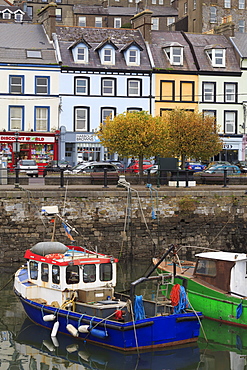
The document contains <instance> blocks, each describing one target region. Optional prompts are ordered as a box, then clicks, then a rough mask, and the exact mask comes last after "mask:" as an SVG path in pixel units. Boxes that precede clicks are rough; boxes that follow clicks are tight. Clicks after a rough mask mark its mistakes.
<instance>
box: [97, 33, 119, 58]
mask: <svg viewBox="0 0 247 370" xmlns="http://www.w3.org/2000/svg"><path fill="white" fill-rule="evenodd" d="M117 49H118V48H117V46H116V45H115V44H114V43H113V42H112V41H111V39H110V38H107V39H106V40H104V41H102V42H101V43H100V44H99V45H98V46H97V47H96V48H95V49H94V50H95V51H98V53H99V58H100V62H101V64H105V65H115V58H116V56H115V54H116V50H117Z"/></svg>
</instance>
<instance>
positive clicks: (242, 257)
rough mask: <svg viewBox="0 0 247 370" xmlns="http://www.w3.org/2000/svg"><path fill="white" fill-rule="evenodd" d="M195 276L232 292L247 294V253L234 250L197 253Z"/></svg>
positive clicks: (244, 295)
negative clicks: (234, 251)
mask: <svg viewBox="0 0 247 370" xmlns="http://www.w3.org/2000/svg"><path fill="white" fill-rule="evenodd" d="M196 257H197V262H196V266H195V270H194V274H193V276H194V278H196V279H200V280H203V281H204V282H206V283H208V284H210V285H212V286H214V287H215V288H218V289H220V290H223V291H225V292H227V293H231V294H232V295H236V296H240V297H241V296H242V297H246V296H247V285H246V278H247V255H246V254H244V253H232V252H205V253H199V254H197V255H196Z"/></svg>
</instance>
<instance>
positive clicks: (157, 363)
mask: <svg viewBox="0 0 247 370" xmlns="http://www.w3.org/2000/svg"><path fill="white" fill-rule="evenodd" d="M37 332H38V333H39V335H37ZM57 342H58V343H59V346H57V345H56V346H55V345H54V344H53V342H52V339H51V337H50V332H49V331H48V330H47V329H45V328H41V327H38V326H37V325H36V324H34V323H32V322H31V321H30V320H29V319H28V318H26V319H25V321H24V322H23V324H22V327H21V329H20V331H19V332H18V333H17V336H16V337H15V340H14V346H15V348H16V352H17V353H16V354H15V356H16V357H17V358H19V359H20V358H24V360H23V365H24V367H25V368H28V369H34V368H35V369H44V368H45V369H46V370H54V368H57V367H56V366H59V370H66V369H68V368H69V369H74V370H75V369H77V370H78V369H81V370H82V369H87V370H99V369H102V370H103V369H104V370H132V369H136V370H137V369H138V370H164V364H165V368H166V369H176V370H184V369H185V368H186V369H192V368H193V369H196V368H197V366H198V363H199V362H200V350H199V347H198V345H197V343H191V344H186V345H180V346H177V347H169V348H165V349H164V348H163V349H157V350H152V351H143V352H139V353H138V352H136V351H135V352H134V351H131V352H123V351H121V352H120V351H115V350H113V349H111V348H103V347H99V346H96V345H94V344H91V343H85V342H83V341H81V340H78V339H77V338H72V337H70V336H68V335H63V334H61V333H58V334H57ZM21 355H22V356H24V357H22V356H21ZM57 364H59V365H57ZM21 365H22V364H21ZM20 368H23V367H20Z"/></svg>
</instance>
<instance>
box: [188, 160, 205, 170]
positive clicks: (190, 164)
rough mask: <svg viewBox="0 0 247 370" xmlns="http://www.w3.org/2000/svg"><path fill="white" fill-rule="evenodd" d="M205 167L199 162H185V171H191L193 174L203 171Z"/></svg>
mask: <svg viewBox="0 0 247 370" xmlns="http://www.w3.org/2000/svg"><path fill="white" fill-rule="evenodd" d="M205 168H206V166H205V165H204V164H202V163H201V162H185V169H186V170H193V171H194V172H199V171H203V170H205Z"/></svg>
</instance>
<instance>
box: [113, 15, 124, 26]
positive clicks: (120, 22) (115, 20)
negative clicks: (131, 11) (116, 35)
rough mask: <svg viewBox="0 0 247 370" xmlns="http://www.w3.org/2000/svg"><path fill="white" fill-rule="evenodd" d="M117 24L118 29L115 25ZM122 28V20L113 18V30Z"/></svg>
mask: <svg viewBox="0 0 247 370" xmlns="http://www.w3.org/2000/svg"><path fill="white" fill-rule="evenodd" d="M118 22H119V27H117V23H118ZM121 26H122V18H120V17H116V18H114V28H121Z"/></svg>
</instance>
